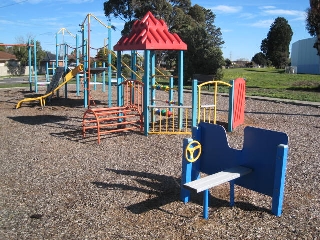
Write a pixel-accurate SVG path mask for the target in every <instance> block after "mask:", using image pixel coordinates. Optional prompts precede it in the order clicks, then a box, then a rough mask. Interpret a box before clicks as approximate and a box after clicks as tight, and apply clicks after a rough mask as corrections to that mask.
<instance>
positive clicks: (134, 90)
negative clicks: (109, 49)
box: [82, 80, 143, 143]
mask: <svg viewBox="0 0 320 240" xmlns="http://www.w3.org/2000/svg"><path fill="white" fill-rule="evenodd" d="M121 85H122V86H123V88H124V94H123V96H124V98H123V102H122V103H121V105H120V106H118V107H109V108H91V109H88V110H87V111H86V112H85V113H84V115H83V121H82V133H83V137H85V135H86V131H87V130H93V131H94V134H97V136H98V143H100V136H101V135H104V134H108V133H112V132H121V131H128V130H133V129H136V128H138V129H140V131H143V115H142V111H143V94H142V93H143V83H142V82H140V81H132V80H126V81H124V82H122V83H121Z"/></svg>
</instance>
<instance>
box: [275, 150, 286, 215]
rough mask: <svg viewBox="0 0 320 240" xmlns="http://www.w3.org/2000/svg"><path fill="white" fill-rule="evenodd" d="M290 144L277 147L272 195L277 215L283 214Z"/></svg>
mask: <svg viewBox="0 0 320 240" xmlns="http://www.w3.org/2000/svg"><path fill="white" fill-rule="evenodd" d="M287 156H288V145H284V144H280V145H279V146H278V149H277V156H276V166H275V174H274V187H273V189H274V190H273V195H272V209H271V211H272V213H273V214H274V215H276V216H280V215H281V214H282V204H283V197H284V188H285V179H286V169H287Z"/></svg>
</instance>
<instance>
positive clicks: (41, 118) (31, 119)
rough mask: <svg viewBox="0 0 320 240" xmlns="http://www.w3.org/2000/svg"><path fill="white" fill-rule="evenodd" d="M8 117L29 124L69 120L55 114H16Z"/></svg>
mask: <svg viewBox="0 0 320 240" xmlns="http://www.w3.org/2000/svg"><path fill="white" fill-rule="evenodd" d="M8 118H9V119H12V120H14V121H17V122H19V123H23V124H29V125H39V124H46V123H56V122H63V121H68V120H69V119H68V118H67V117H64V116H56V115H37V116H17V117H8Z"/></svg>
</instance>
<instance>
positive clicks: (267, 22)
mask: <svg viewBox="0 0 320 240" xmlns="http://www.w3.org/2000/svg"><path fill="white" fill-rule="evenodd" d="M273 22H274V19H268V20H260V21H258V22H255V23H252V24H250V26H252V27H258V28H269V27H270V26H271V24H272V23H273Z"/></svg>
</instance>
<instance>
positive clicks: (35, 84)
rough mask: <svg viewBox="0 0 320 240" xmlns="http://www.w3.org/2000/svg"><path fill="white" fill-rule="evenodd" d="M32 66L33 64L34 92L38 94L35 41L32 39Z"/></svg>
mask: <svg viewBox="0 0 320 240" xmlns="http://www.w3.org/2000/svg"><path fill="white" fill-rule="evenodd" d="M33 58H34V60H33V64H34V87H35V92H36V93H37V92H38V70H37V41H36V40H35V39H33Z"/></svg>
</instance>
